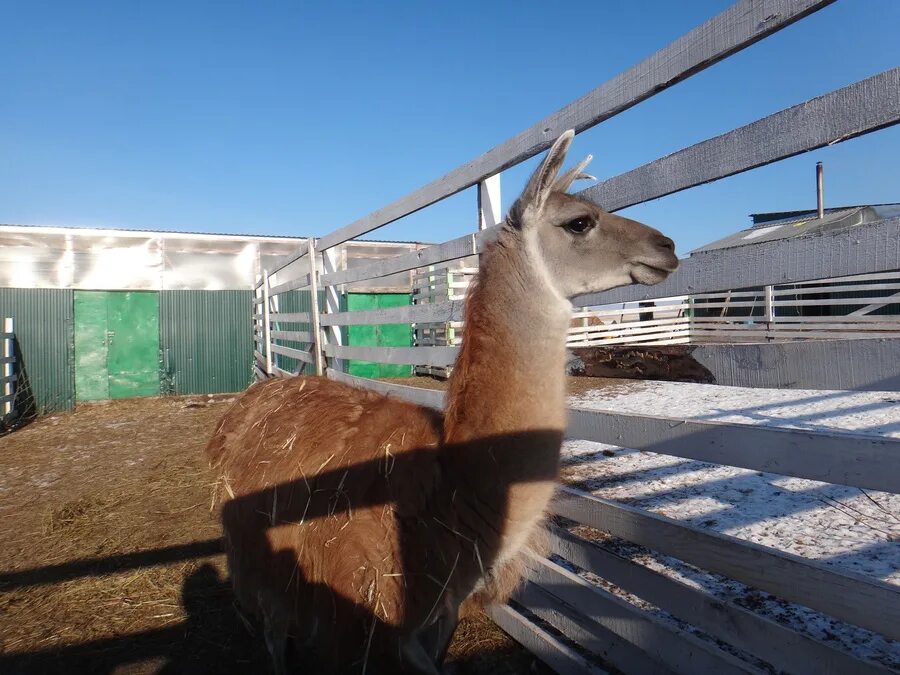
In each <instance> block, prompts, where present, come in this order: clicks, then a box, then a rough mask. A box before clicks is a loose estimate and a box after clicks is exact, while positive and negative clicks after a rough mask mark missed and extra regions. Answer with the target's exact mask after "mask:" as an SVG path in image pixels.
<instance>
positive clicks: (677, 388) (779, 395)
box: [569, 381, 900, 438]
mask: <svg viewBox="0 0 900 675" xmlns="http://www.w3.org/2000/svg"><path fill="white" fill-rule="evenodd" d="M569 404H570V405H574V406H576V407H578V408H586V409H595V410H615V411H617V412H623V413H634V414H651V415H662V416H666V417H677V418H681V419H691V420H707V421H717V422H733V423H737V424H753V425H763V426H777V427H785V428H790V429H807V430H814V431H834V430H839V431H840V430H844V431H854V432H857V433H865V434H873V435H877V436H887V437H890V438H900V393H897V392H885V391H827V390H812V389H754V388H750V387H723V386H720V385H716V384H693V383H687V382H657V381H642V382H634V383H633V384H629V385H628V386H621V387H610V388H608V389H598V390H594V391H589V392H586V393H584V394H580V395H577V396H572V397H570V398H569Z"/></svg>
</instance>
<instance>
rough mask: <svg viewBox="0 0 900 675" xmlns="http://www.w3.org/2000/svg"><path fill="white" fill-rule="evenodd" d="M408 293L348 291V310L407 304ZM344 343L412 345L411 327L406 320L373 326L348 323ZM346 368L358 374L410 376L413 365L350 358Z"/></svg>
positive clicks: (379, 345) (380, 345)
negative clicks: (351, 359) (404, 321)
mask: <svg viewBox="0 0 900 675" xmlns="http://www.w3.org/2000/svg"><path fill="white" fill-rule="evenodd" d="M410 303H411V296H410V295H409V294H408V293H348V294H347V310H348V311H351V312H353V311H358V310H366V309H386V308H388V307H400V306H403V305H409V304H410ZM347 340H348V342H347V344H350V345H360V346H362V345H366V346H375V347H410V346H412V327H411V326H410V325H409V324H408V323H387V324H378V325H374V326H350V327H349V329H348V330H347ZM349 372H350V374H351V375H358V376H360V377H409V376H410V375H412V373H413V367H412V366H406V365H394V364H388V363H372V362H370V361H350V363H349Z"/></svg>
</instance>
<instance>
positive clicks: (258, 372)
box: [253, 363, 267, 381]
mask: <svg viewBox="0 0 900 675" xmlns="http://www.w3.org/2000/svg"><path fill="white" fill-rule="evenodd" d="M253 376H254V377H255V378H256V380H257V381H259V380H265V379H267V376H266V373H265V372H264V371H263V369H262V368H260V367H259V366H258V365H256V364H255V363H254V364H253Z"/></svg>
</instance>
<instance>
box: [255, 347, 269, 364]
mask: <svg viewBox="0 0 900 675" xmlns="http://www.w3.org/2000/svg"><path fill="white" fill-rule="evenodd" d="M253 358H255V359H256V360H257V362H259V364H260V365H261V366H262V367H263V368H265V366H266V357H265V356H263V355H262V354H261V353H260V352H259V350H257V349H254V350H253Z"/></svg>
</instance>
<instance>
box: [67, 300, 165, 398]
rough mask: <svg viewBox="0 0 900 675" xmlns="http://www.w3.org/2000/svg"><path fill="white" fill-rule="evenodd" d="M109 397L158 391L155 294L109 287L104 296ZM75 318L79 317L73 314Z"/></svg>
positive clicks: (157, 311) (157, 323)
mask: <svg viewBox="0 0 900 675" xmlns="http://www.w3.org/2000/svg"><path fill="white" fill-rule="evenodd" d="M107 317H108V318H107V322H108V326H109V328H108V331H107V335H108V340H107V343H108V350H109V351H108V355H107V367H108V369H109V397H110V398H130V397H132V396H156V395H157V394H159V294H158V293H155V292H152V291H113V292H111V293H110V294H109V295H108V298H107ZM75 318H76V322H77V321H78V319H79V317H78V315H77V314H76V315H75Z"/></svg>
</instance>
